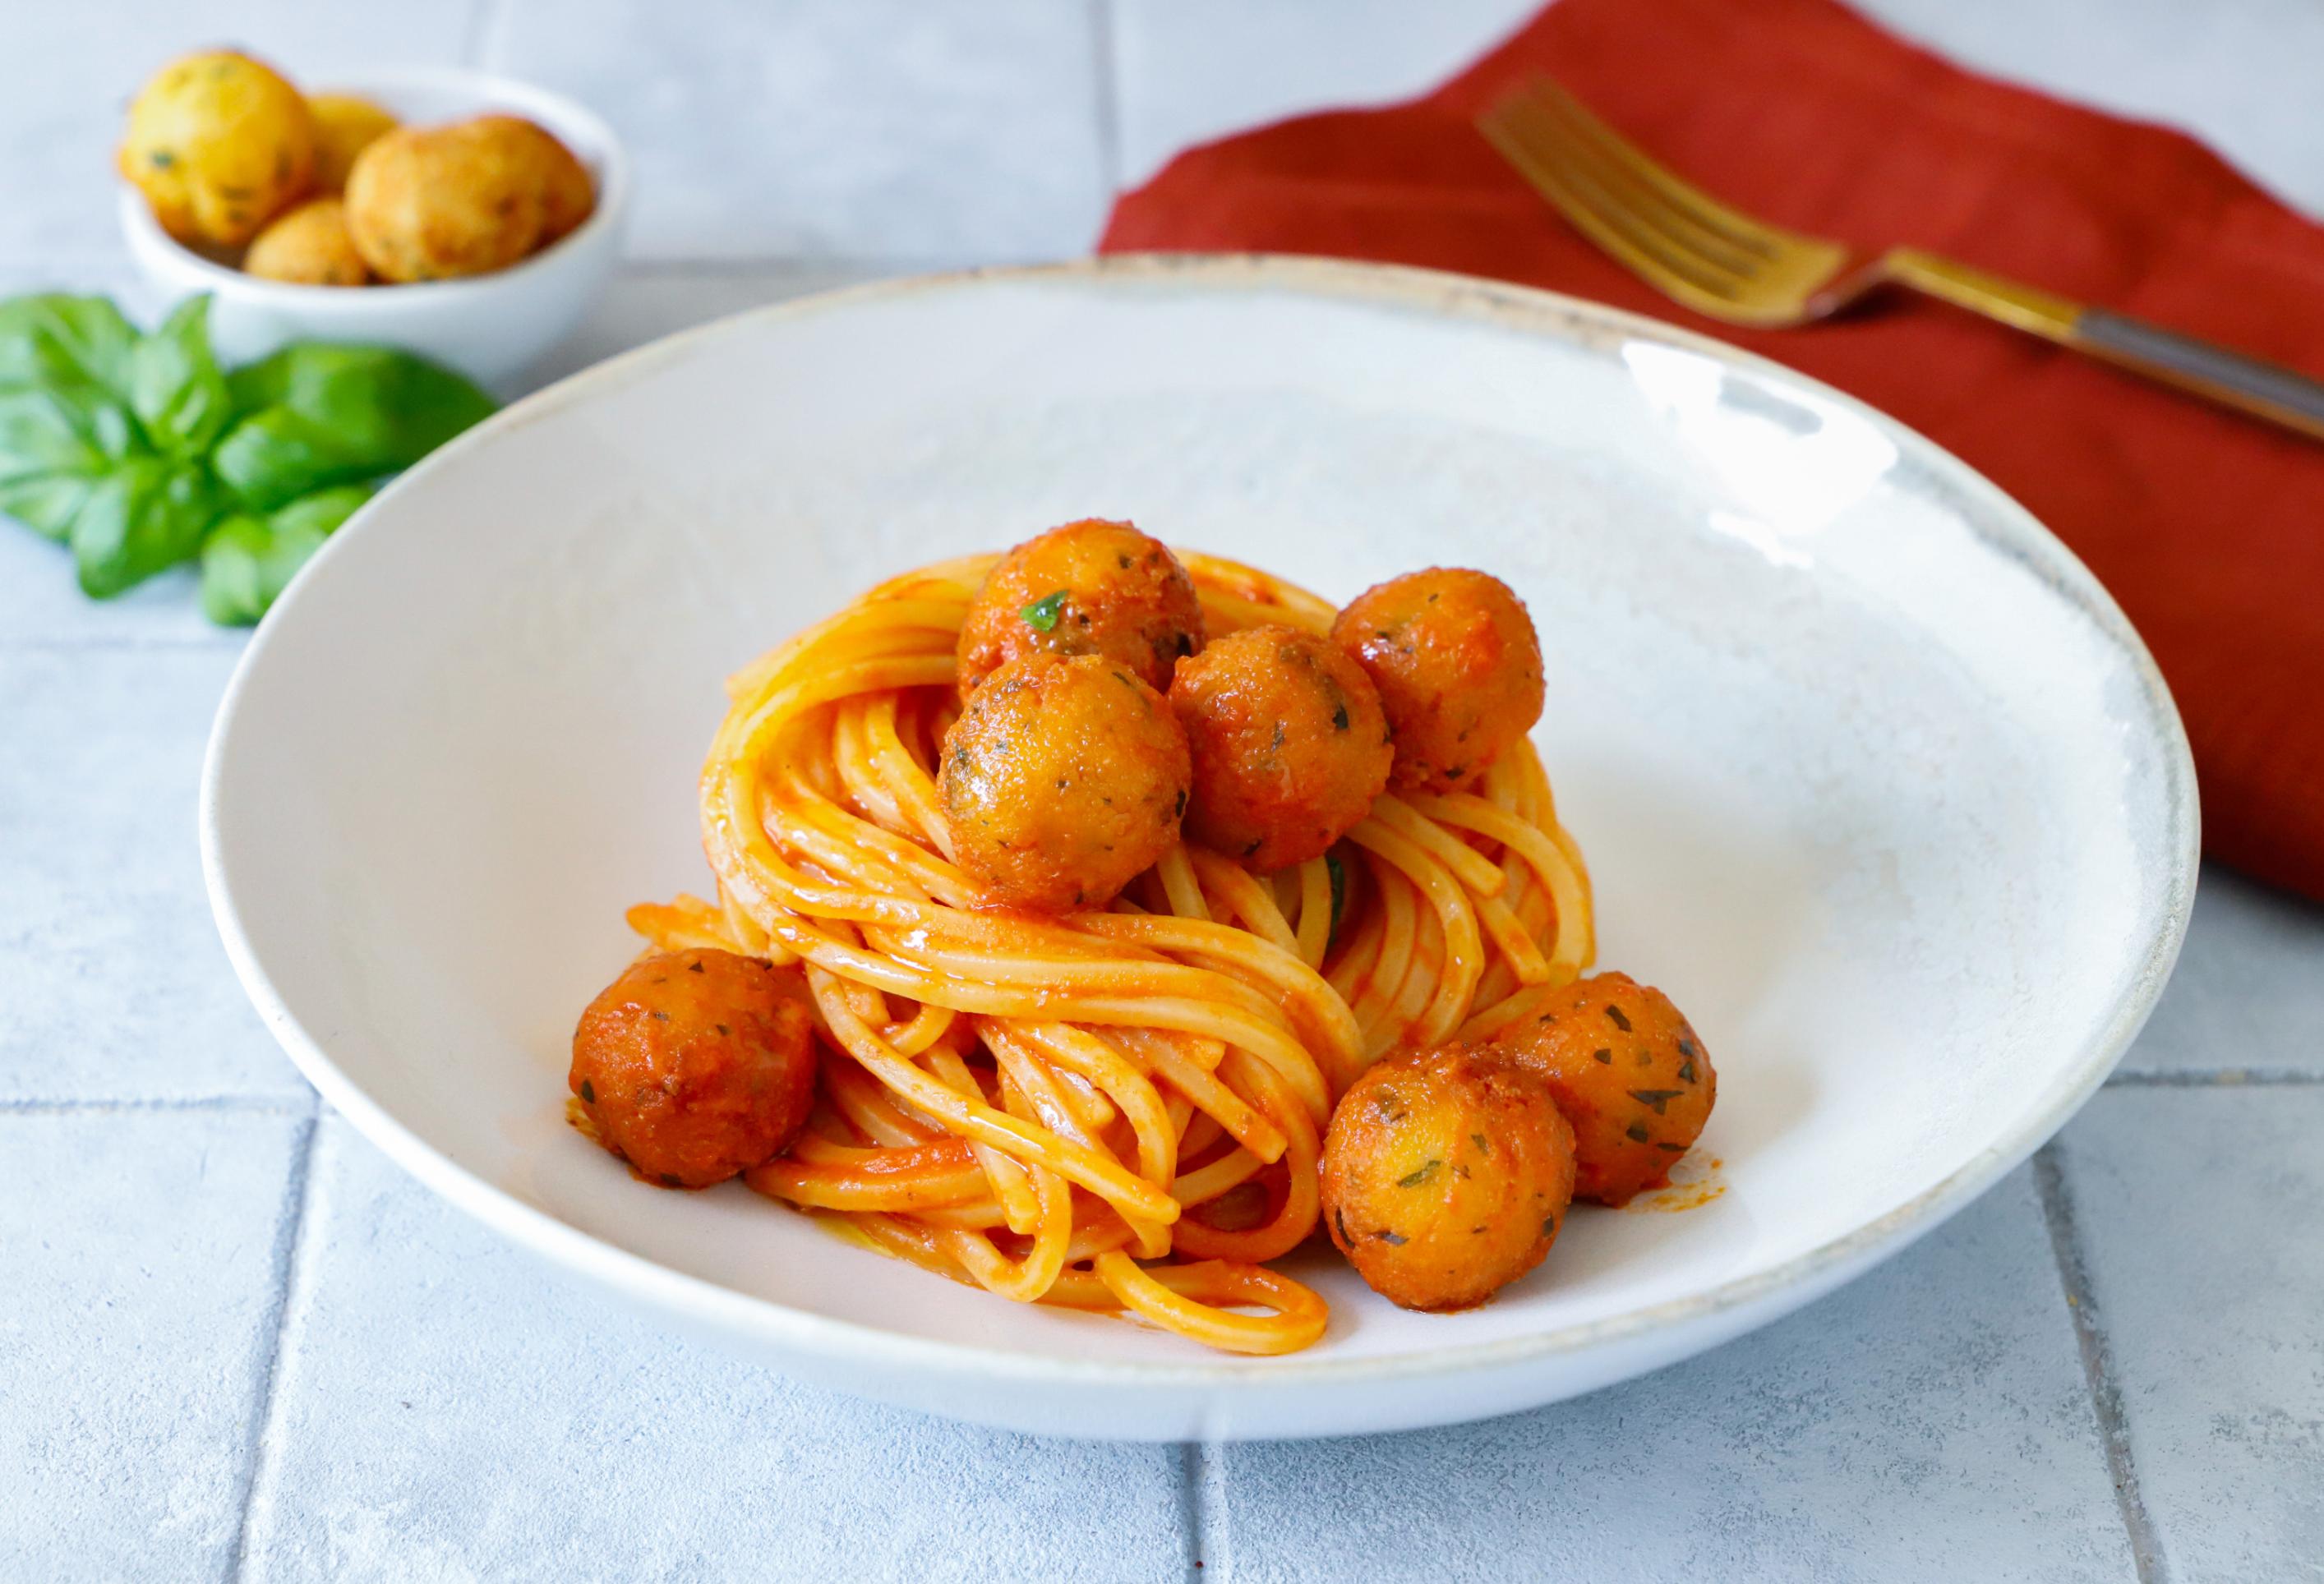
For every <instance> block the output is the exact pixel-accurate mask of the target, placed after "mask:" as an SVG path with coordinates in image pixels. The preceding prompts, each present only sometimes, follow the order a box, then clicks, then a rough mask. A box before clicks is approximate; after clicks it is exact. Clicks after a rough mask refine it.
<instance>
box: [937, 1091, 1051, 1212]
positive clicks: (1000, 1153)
mask: <svg viewBox="0 0 2324 1584" xmlns="http://www.w3.org/2000/svg"><path fill="white" fill-rule="evenodd" d="M928 1071H929V1072H930V1073H934V1074H935V1076H936V1082H939V1083H942V1084H944V1085H945V1086H946V1087H947V1088H948V1089H950V1090H951V1091H952V1092H953V1093H954V1094H956V1095H960V1096H963V1097H964V1098H965V1099H966V1100H968V1101H970V1102H971V1103H973V1104H981V1103H982V1101H983V1098H984V1090H983V1088H982V1085H980V1084H979V1083H978V1082H976V1075H975V1074H974V1073H971V1072H970V1071H969V1070H968V1064H967V1063H966V1062H964V1061H963V1060H962V1059H961V1056H960V1053H959V1052H957V1051H936V1052H934V1053H932V1054H930V1055H929V1057H928ZM939 1120H943V1119H942V1118H939ZM970 1150H971V1153H972V1154H973V1155H974V1156H976V1164H977V1165H978V1167H979V1168H980V1169H981V1170H982V1172H983V1173H984V1180H985V1182H986V1183H988V1184H990V1185H991V1189H992V1197H993V1199H994V1201H995V1202H998V1203H999V1204H1000V1206H1001V1215H1002V1216H1003V1217H1004V1218H1005V1219H1006V1220H1007V1221H1008V1223H1009V1229H1010V1231H1012V1232H1016V1233H1018V1234H1019V1235H1023V1234H1026V1233H1029V1232H1031V1231H1032V1230H1033V1229H1035V1228H1036V1227H1037V1226H1038V1225H1039V1224H1040V1218H1041V1204H1040V1200H1039V1198H1038V1197H1037V1195H1036V1194H1035V1193H1034V1191H1033V1168H1032V1167H1031V1166H1030V1165H1028V1164H1027V1163H1026V1162H1024V1161H1021V1160H1019V1159H1018V1158H1017V1156H1016V1154H1015V1152H1013V1151H1011V1150H1010V1149H1007V1148H1005V1147H1001V1146H1000V1145H997V1144H994V1143H993V1142H992V1141H991V1140H990V1139H974V1140H972V1141H971V1145H970Z"/></svg>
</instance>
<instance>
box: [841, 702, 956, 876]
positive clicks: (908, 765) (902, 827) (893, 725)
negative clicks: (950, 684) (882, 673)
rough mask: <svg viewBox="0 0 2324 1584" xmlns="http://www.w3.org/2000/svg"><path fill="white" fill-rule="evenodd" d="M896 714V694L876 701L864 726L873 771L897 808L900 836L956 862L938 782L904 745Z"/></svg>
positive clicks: (950, 830)
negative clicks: (940, 805)
mask: <svg viewBox="0 0 2324 1584" xmlns="http://www.w3.org/2000/svg"><path fill="white" fill-rule="evenodd" d="M896 710H897V699H896V695H894V694H886V695H881V697H880V698H878V699H876V700H874V701H873V703H872V706H871V713H870V714H869V715H868V716H867V718H866V719H865V722H864V741H865V744H866V747H867V750H868V751H869V753H870V756H871V764H872V767H873V768H874V769H876V770H877V771H878V772H879V776H880V778H881V781H882V782H883V783H885V785H886V787H887V789H888V799H889V801H890V804H892V805H893V806H894V807H895V810H896V819H897V831H898V833H899V834H900V835H906V836H918V838H919V839H920V840H921V841H923V842H926V843H928V844H929V845H930V846H932V847H934V848H935V849H936V851H937V852H941V853H943V854H944V856H945V861H946V862H954V861H956V858H957V855H956V854H955V853H954V851H953V844H952V829H951V827H950V826H948V825H946V824H945V818H944V812H943V810H941V809H940V808H938V807H937V806H936V781H935V780H934V779H933V778H931V777H930V776H929V775H928V772H927V770H926V769H924V768H922V766H921V764H920V761H919V760H917V759H915V758H914V757H913V756H912V751H911V750H910V749H908V748H907V747H906V746H905V745H904V738H903V732H902V730H901V728H900V726H899V723H898V720H897V714H896Z"/></svg>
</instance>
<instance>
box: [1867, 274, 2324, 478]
mask: <svg viewBox="0 0 2324 1584" xmlns="http://www.w3.org/2000/svg"><path fill="white" fill-rule="evenodd" d="M1884 262H1885V264H1886V274H1887V275H1888V277H1889V278H1890V279H1891V280H1893V281H1896V282H1897V283H1898V284H1900V285H1904V286H1910V287H1912V288H1913V289H1914V290H1917V291H1923V292H1926V293H1927V294H1928V295H1930V296H1932V297H1939V298H1942V299H1944V300H1945V301H1947V302H1950V303H1952V304H1954V305H1955V306H1956V307H1960V308H1965V309H1969V311H1970V312H1971V313H1977V314H1983V315H1984V316H1985V317H1986V318H1991V319H1999V320H2000V321H2001V322H2002V323H2003V324H2006V325H2015V326H2016V327H2017V328H2019V329H2021V330H2028V331H2031V332H2032V333H2033V334H2034V335H2036V336H2046V337H2047V338H2048V339H2050V340H2052V341H2055V342H2057V343H2059V344H2060V345H2064V346H2070V347H2073V348H2074V349H2075V350H2076V351H2078V352H2087V353H2089V355H2091V356H2093V357H2102V358H2104V359H2106V360H2107V362H2108V363H2112V364H2120V365H2121V366H2122V367H2124V368H2126V369H2132V370H2135V371H2136V372H2137V373H2142V374H2144V375H2145V376H2146V377H2147V378H2148V379H2151V380H2159V381H2161V382H2163V383H2164V384H2166V385H2175V386H2177V387H2178V388H2179V389H2180V390H2181V391H2192V392H2193V393H2194V394H2196V395H2198V396H2203V397H2208V398H2209V399H2210V400H2211V401H2217V402H2219V403H2222V404H2223V405H2225V406H2228V407H2233V408H2236V409H2238V410H2242V411H2244V412H2248V413H2251V414H2253V415H2254V416H2255V417H2258V418H2264V419H2272V420H2273V421H2274V422H2276V423H2280V424H2282V425H2283V426H2284V427H2285V428H2289V429H2295V430H2297V431H2298V432H2300V433H2301V434H2303V435H2307V436H2309V437H2311V438H2313V439H2319V440H2324V383H2320V382H2317V381H2315V380H2311V379H2310V378H2309V377H2308V376H2307V375H2305V374H2301V373H2294V372H2293V371H2292V370H2291V369H2288V368H2284V367H2282V365H2280V364H2272V363H2264V362H2262V361H2261V360H2260V359H2258V358H2256V357H2247V356H2246V355H2244V354H2242V353H2240V352H2233V351H2230V350H2228V349H2227V347H2224V346H2218V345H2213V344H2212V343H2210V342H2209V341H2199V340H2197V339H2196V338H2195V337H2194V336H2181V335H2180V334H2179V333H2178V332H2177V331H2175V330H2165V329H2163V328H2160V327H2157V326H2154V325H2150V324H2147V323H2146V322H2145V321H2144V320H2142V319H2134V318H2130V317H2129V316H2128V315H2126V314H2118V313H2114V312H2111V311H2109V310H2107V309H2102V308H2084V307H2083V306H2082V305H2081V304H2080V303H2077V302H2074V301H2072V300H2070V299H2067V298H2063V297H2059V296H2057V295H2055V294H2054V293H2052V292H2048V291H2043V290H2041V289H2040V288H2038V287H2033V286H2027V285H2024V284H2023V283H2021V282H2019V281H2011V280H2007V279H2006V278H2004V277H2002V276H1999V275H1990V274H1987V272H1985V271H1983V270H1978V269H1973V268H1971V267H1970V266H1969V265H1967V264H1962V263H1956V262H1954V261H1952V260H1951V259H1947V258H1940V257H1938V256H1937V255H1936V254H1934V253H1923V252H1921V251H1920V250H1919V249H1918V248H1907V247H1900V248H1897V249H1895V251H1894V252H1892V253H1889V254H1888V256H1887V258H1886V260H1885V261H1884Z"/></svg>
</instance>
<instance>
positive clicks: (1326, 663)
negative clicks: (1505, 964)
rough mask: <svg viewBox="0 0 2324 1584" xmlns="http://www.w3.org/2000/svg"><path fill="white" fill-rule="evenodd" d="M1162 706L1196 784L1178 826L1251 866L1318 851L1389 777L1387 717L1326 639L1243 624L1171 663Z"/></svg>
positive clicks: (1271, 865)
mask: <svg viewBox="0 0 2324 1584" xmlns="http://www.w3.org/2000/svg"><path fill="white" fill-rule="evenodd" d="M1170 707H1171V709H1172V710H1174V711H1176V714H1177V716H1178V723H1179V724H1181V725H1183V726H1184V727H1185V728H1186V742H1187V745H1188V747H1189V748H1190V749H1191V750H1192V751H1193V753H1194V797H1193V798H1192V799H1191V800H1190V801H1189V802H1188V803H1187V805H1186V833H1187V835H1189V836H1190V837H1192V838H1193V839H1194V840H1195V841H1197V842H1200V843H1203V845H1205V846H1208V847H1212V848H1215V849H1216V850H1217V851H1219V852H1224V853H1227V854H1229V855H1231V856H1233V857H1236V858H1240V859H1242V860H1244V861H1247V862H1248V863H1250V866H1251V867H1252V868H1253V869H1256V870H1261V871H1267V870H1277V869H1281V868H1283V867H1284V866H1285V865H1286V864H1293V863H1302V862H1305V861H1306V860H1308V859H1310V858H1319V857H1321V856H1322V855H1323V852H1324V850H1325V849H1327V848H1329V847H1330V846H1331V845H1332V843H1334V842H1336V841H1338V840H1339V839H1340V838H1341V837H1342V836H1344V835H1346V834H1347V833H1348V829H1349V827H1350V826H1351V825H1353V824H1355V823H1356V822H1357V821H1358V820H1360V819H1362V818H1363V817H1364V815H1366V814H1367V813H1368V812H1369V810H1370V808H1371V806H1372V799H1374V798H1376V797H1379V795H1380V791H1381V789H1382V788H1383V787H1386V786H1387V785H1388V765H1389V763H1390V761H1391V760H1393V759H1394V757H1395V755H1394V751H1392V750H1391V749H1390V748H1389V746H1388V717H1387V715H1386V714H1383V713H1381V710H1380V701H1379V693H1378V692H1376V691H1375V690H1374V689H1373V687H1372V685H1371V679H1370V678H1369V677H1366V676H1365V675H1364V670H1363V668H1362V667H1360V666H1359V665H1357V664H1356V662H1355V661H1354V660H1353V659H1351V658H1349V657H1348V655H1347V654H1345V653H1344V652H1342V650H1341V649H1339V647H1338V646H1336V645H1335V644H1333V642H1332V641H1331V640H1329V639H1325V638H1319V637H1317V636H1316V635H1315V634H1314V633H1311V632H1301V631H1297V630H1296V629H1293V628H1289V627H1249V628H1245V629H1244V630H1243V631H1240V632H1233V633H1230V634H1228V635H1227V636H1226V637H1224V638H1222V639H1219V640H1215V641H1214V642H1213V643H1211V644H1209V645H1207V646H1206V647H1205V648H1204V649H1203V652H1202V653H1200V654H1198V655H1195V656H1194V657H1193V658H1189V659H1184V660H1181V661H1179V662H1178V669H1177V674H1176V676H1175V677H1173V678H1172V679H1171V683H1170Z"/></svg>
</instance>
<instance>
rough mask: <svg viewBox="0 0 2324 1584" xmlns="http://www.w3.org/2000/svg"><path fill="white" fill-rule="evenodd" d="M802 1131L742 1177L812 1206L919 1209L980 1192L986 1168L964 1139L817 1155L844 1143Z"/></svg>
mask: <svg viewBox="0 0 2324 1584" xmlns="http://www.w3.org/2000/svg"><path fill="white" fill-rule="evenodd" d="M807 1145H808V1140H807V1139H806V1138H805V1137H801V1138H800V1139H799V1140H798V1142H797V1143H795V1144H794V1145H793V1147H792V1149H791V1152H790V1153H789V1154H788V1155H785V1156H776V1157H775V1158H774V1159H773V1160H770V1161H768V1162H766V1163H764V1164H763V1165H756V1166H752V1168H751V1169H750V1170H748V1171H746V1172H744V1173H743V1174H742V1181H743V1182H744V1183H747V1184H748V1185H749V1186H750V1187H751V1188H752V1189H753V1190H755V1191H756V1192H758V1193H763V1194H766V1195H767V1196H768V1197H770V1198H773V1199H781V1200H786V1201H788V1202H790V1203H793V1204H801V1205H806V1206H807V1207H808V1208H809V1209H813V1210H843V1211H918V1210H923V1209H928V1208H934V1207H938V1206H944V1205H951V1204H958V1203H964V1202H973V1201H975V1200H979V1199H982V1198H984V1196H985V1194H984V1186H985V1183H984V1173H983V1172H982V1170H981V1169H980V1168H979V1167H978V1165H977V1164H976V1161H975V1158H974V1157H973V1156H972V1155H971V1154H970V1153H969V1149H968V1144H967V1141H966V1140H965V1139H958V1138H946V1139H944V1140H942V1141H940V1142H938V1143H936V1144H920V1145H911V1146H908V1147H904V1148H901V1149H862V1150H852V1151H849V1152H848V1156H850V1157H851V1158H844V1159H840V1158H834V1159H823V1158H816V1153H815V1152H816V1150H817V1149H821V1150H836V1149H841V1148H843V1146H839V1145H834V1144H828V1143H821V1142H819V1141H818V1142H817V1143H816V1144H815V1145H814V1146H813V1147H804V1146H807Z"/></svg>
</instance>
